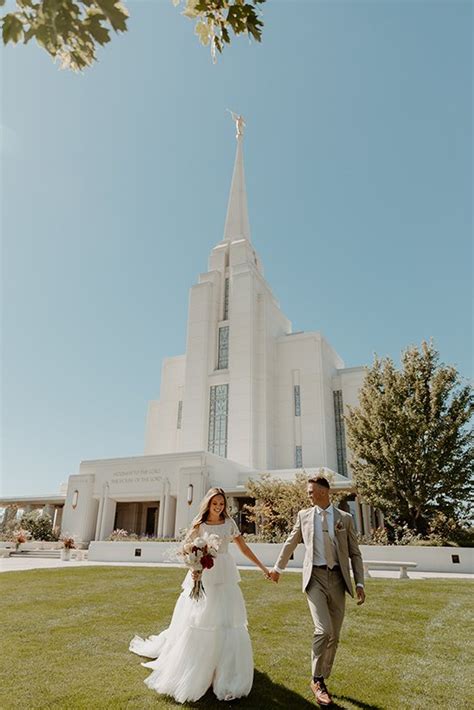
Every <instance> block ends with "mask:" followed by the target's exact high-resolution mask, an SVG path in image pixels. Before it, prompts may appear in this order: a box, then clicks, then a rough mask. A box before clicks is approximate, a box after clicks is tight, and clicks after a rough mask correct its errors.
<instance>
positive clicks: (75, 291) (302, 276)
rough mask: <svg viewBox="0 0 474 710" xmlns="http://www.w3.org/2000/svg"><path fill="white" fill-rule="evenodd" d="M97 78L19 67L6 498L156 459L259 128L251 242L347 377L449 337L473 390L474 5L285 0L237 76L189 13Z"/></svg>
mask: <svg viewBox="0 0 474 710" xmlns="http://www.w3.org/2000/svg"><path fill="white" fill-rule="evenodd" d="M129 8H130V12H131V20H130V25H129V32H128V33H127V34H125V35H121V36H119V37H116V38H114V40H113V42H112V44H111V45H109V46H108V47H107V48H106V49H105V50H104V51H101V52H100V62H99V63H98V64H97V65H96V66H95V67H94V68H93V69H91V70H89V71H87V72H85V73H84V74H83V75H74V74H71V73H67V72H64V71H60V70H58V69H57V67H56V66H55V65H53V64H52V63H51V61H50V59H49V58H48V57H47V55H46V54H45V53H44V52H42V51H41V50H40V49H39V48H37V47H36V46H33V45H32V46H31V47H30V46H27V47H15V48H12V47H10V48H8V49H6V50H2V55H1V61H2V114H1V118H2V126H3V147H2V158H3V160H2V163H3V167H2V181H3V205H2V228H3V229H2V232H3V240H2V266H3V271H2V333H3V340H2V353H1V354H2V390H3V397H2V405H3V406H2V422H1V433H2V494H3V495H15V494H19V495H20V494H24V495H26V494H29V493H35V494H40V493H50V492H51V493H52V492H55V491H57V489H58V486H59V484H60V483H61V482H62V481H66V480H67V477H68V475H69V474H71V473H75V472H77V470H78V466H79V462H80V461H81V460H83V459H91V458H102V457H114V456H127V455H139V454H140V453H142V450H143V439H144V423H145V415H146V408H147V402H148V400H149V399H154V398H157V396H158V394H159V384H160V368H161V360H162V358H163V357H165V356H169V355H176V354H180V353H182V352H184V346H185V336H186V333H185V325H186V315H187V313H186V312H187V299H188V289H189V287H190V286H191V285H192V284H193V283H195V281H196V279H197V276H198V274H199V273H200V272H202V271H206V269H207V257H208V253H209V251H210V249H211V248H212V247H213V246H214V245H215V244H216V243H217V242H218V241H220V239H221V238H222V231H223V226H224V219H225V212H226V206H227V197H228V190H229V186H230V179H231V172H232V165H233V159H234V150H235V141H234V130H233V126H232V123H231V121H230V118H229V115H228V114H227V113H226V112H225V109H226V108H227V107H229V108H231V109H233V110H236V111H238V112H240V113H242V114H243V115H244V116H245V117H246V120H247V131H246V138H245V167H246V177H247V191H248V198H249V211H250V222H251V229H252V238H253V242H254V244H255V247H256V249H257V251H258V252H259V254H260V256H261V258H262V260H263V264H264V267H265V275H266V277H267V279H268V281H269V282H270V284H271V286H272V288H273V291H274V293H275V295H276V296H277V298H278V299H279V300H280V303H281V306H282V308H283V310H284V312H285V313H286V315H287V316H288V317H289V318H290V319H292V321H293V328H294V330H321V331H322V332H323V333H324V334H325V336H326V337H327V338H328V339H329V341H330V342H331V343H332V345H333V346H334V347H335V348H336V350H337V351H338V352H339V353H340V355H341V356H342V357H343V359H344V360H345V362H346V365H347V366H354V365H361V364H365V363H370V362H371V361H372V358H373V353H374V352H377V353H378V354H379V355H390V356H392V357H393V358H395V359H398V356H399V353H400V351H401V350H402V349H403V348H405V347H406V346H407V345H409V344H411V343H419V342H421V340H422V339H424V338H425V339H426V338H429V337H431V336H432V337H433V338H434V339H435V342H436V344H437V346H438V348H439V349H440V352H441V356H442V359H443V360H444V361H446V362H449V363H453V364H455V365H456V366H457V367H458V368H459V369H460V371H461V373H462V374H463V375H464V376H466V377H468V376H469V375H470V374H471V358H472V349H471V348H472V346H471V333H472V331H471V323H472V312H471V306H470V304H471V294H472V292H471V288H472V281H471V278H472V277H471V273H472V272H471V246H470V239H471V233H472V212H471V192H472V132H471V131H472V129H471V126H472V108H471V106H472V55H471V52H472V39H471V28H472V6H471V3H470V2H462V1H456V0H454V1H452V0H450V1H447V2H429V1H428V0H425V2H405V1H403V2H395V1H389V2H387V1H385V0H378V2H359V1H358V0H353V1H352V2H335V1H334V0H327V1H326V2H316V1H315V0H311V2H298V1H295V0H291V1H290V0H287V1H285V2H282V1H280V0H268V3H267V6H266V7H265V8H264V20H265V30H264V38H263V42H262V44H261V45H256V44H249V43H248V42H247V40H245V39H243V38H241V39H240V40H237V41H235V42H234V43H233V45H232V46H231V47H230V48H227V49H226V50H225V53H224V55H223V56H222V57H221V58H219V61H218V63H217V65H213V64H212V62H211V60H210V56H209V52H208V50H207V49H206V48H203V47H201V46H200V45H199V43H198V41H197V39H196V38H195V37H194V36H193V25H192V23H190V22H189V21H188V20H186V19H185V18H183V17H181V16H180V14H179V12H178V11H177V10H176V9H175V8H174V7H173V5H172V4H171V2H168V1H167V0H155V1H152V0H149V1H148V2H134V3H132V4H130V5H129Z"/></svg>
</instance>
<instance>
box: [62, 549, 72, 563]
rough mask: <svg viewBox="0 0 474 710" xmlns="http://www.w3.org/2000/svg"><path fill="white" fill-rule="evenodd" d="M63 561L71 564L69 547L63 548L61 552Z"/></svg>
mask: <svg viewBox="0 0 474 710" xmlns="http://www.w3.org/2000/svg"><path fill="white" fill-rule="evenodd" d="M61 559H62V561H63V562H69V560H70V559H71V549H70V548H69V547H63V549H62V550H61Z"/></svg>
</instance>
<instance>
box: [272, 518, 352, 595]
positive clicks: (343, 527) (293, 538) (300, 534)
mask: <svg viewBox="0 0 474 710" xmlns="http://www.w3.org/2000/svg"><path fill="white" fill-rule="evenodd" d="M314 514H315V511H314V508H305V510H300V512H299V513H298V517H297V518H296V523H295V525H294V528H293V530H292V531H291V533H290V535H289V537H288V538H287V540H286V542H285V543H284V544H283V547H282V549H281V552H280V555H279V557H278V560H277V562H276V565H275V567H278V568H279V569H281V570H283V569H285V567H286V565H287V564H288V561H289V559H290V557H291V555H292V554H293V552H294V550H295V548H296V546H297V545H299V544H300V543H301V542H302V543H303V544H304V546H305V555H304V561H303V592H304V591H306V588H307V586H308V584H309V582H310V580H311V574H312V571H313V538H314ZM334 540H335V548H336V557H337V560H338V562H339V566H340V568H341V572H342V576H343V578H344V582H345V585H346V589H347V591H348V592H349V594H350V595H351V596H352V597H353V596H354V589H353V587H352V581H351V576H350V573H349V558H350V560H351V565H352V572H353V574H354V579H355V582H356V584H364V567H363V564H362V555H361V554H360V550H359V545H358V542H357V536H356V532H355V530H354V523H353V522H352V515H351V514H350V513H346V512H344V511H343V510H339V508H334Z"/></svg>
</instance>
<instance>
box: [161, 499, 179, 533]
mask: <svg viewBox="0 0 474 710" xmlns="http://www.w3.org/2000/svg"><path fill="white" fill-rule="evenodd" d="M175 520H176V499H175V498H173V496H171V495H170V494H169V493H167V494H166V496H165V511H164V524H163V537H173V536H174V528H175Z"/></svg>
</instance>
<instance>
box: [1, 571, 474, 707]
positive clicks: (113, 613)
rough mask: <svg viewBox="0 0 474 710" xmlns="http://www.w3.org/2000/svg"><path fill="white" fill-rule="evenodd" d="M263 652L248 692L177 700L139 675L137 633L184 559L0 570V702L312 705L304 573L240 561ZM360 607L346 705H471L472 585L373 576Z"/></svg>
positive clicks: (341, 680)
mask: <svg viewBox="0 0 474 710" xmlns="http://www.w3.org/2000/svg"><path fill="white" fill-rule="evenodd" d="M242 577H243V581H242V591H243V593H244V596H245V599H246V603H247V609H248V614H249V627H250V634H251V637H252V642H253V648H254V654H255V667H256V671H255V681H254V687H253V690H252V693H251V694H250V696H249V697H248V698H246V699H243V700H241V701H239V702H234V703H218V702H217V701H216V700H215V698H214V696H213V695H212V693H208V694H207V695H206V696H205V698H203V699H202V701H200V702H199V703H195V704H189V705H184V706H183V705H178V704H177V703H175V702H173V701H172V700H171V699H169V698H164V697H162V696H158V695H157V694H156V693H154V692H153V691H151V690H148V689H147V688H146V686H145V685H144V684H143V682H142V681H143V678H145V677H146V675H147V674H148V673H149V670H147V669H145V668H143V667H142V666H140V659H139V658H138V657H137V656H135V655H133V654H131V653H129V651H128V643H129V640H130V638H131V637H132V636H133V635H134V634H135V633H138V634H140V635H148V634H150V633H157V632H158V631H160V630H161V629H163V628H165V627H166V626H167V624H168V621H169V619H170V616H171V612H172V609H173V605H174V602H175V600H176V597H177V594H178V592H179V589H180V586H179V585H180V583H181V581H182V579H183V571H182V570H178V569H162V568H154V569H144V568H135V569H134V568H131V567H89V568H83V569H80V568H71V569H58V570H35V571H30V572H8V573H3V574H1V575H0V590H1V595H0V620H1V627H0V628H1V646H2V648H1V651H2V652H1V654H0V708H1V710H9V709H10V708H22V709H23V708H24V709H25V710H31V709H33V708H61V709H62V708H64V709H67V710H70V709H71V710H72V709H73V708H84V710H86V709H87V710H95V709H96V708H97V709H98V708H140V709H141V708H173V707H195V708H217V707H219V708H220V709H221V710H222V708H225V707H237V708H259V710H266V709H267V708H276V709H279V710H298V709H299V708H301V709H303V708H310V707H313V708H314V707H315V703H314V701H312V700H311V698H312V696H311V692H310V690H309V687H308V682H309V656H310V643H311V635H312V628H311V622H310V616H309V611H308V609H307V606H306V601H305V598H304V596H303V594H302V593H301V592H300V575H299V574H286V575H285V576H284V577H283V579H282V581H281V582H280V584H279V585H278V586H277V585H273V584H270V583H268V582H266V581H265V580H264V579H262V578H261V576H260V575H259V574H256V573H253V572H244V573H242ZM367 591H368V601H367V602H366V604H365V605H364V606H363V607H357V606H356V605H355V604H354V603H353V602H352V601H349V602H348V609H347V613H346V620H345V623H344V627H343V636H342V641H341V644H340V646H339V651H338V655H337V658H336V664H335V671H334V673H333V676H332V677H331V679H330V685H329V687H330V689H331V691H332V693H333V695H334V697H335V700H336V702H337V705H336V706H335V707H340V708H365V709H366V710H375V709H379V708H383V709H384V710H386V709H390V710H392V709H393V710H402V709H403V708H406V709H407V710H408V709H410V710H413V709H415V708H422V709H423V710H428V709H429V710H431V708H442V707H444V706H445V705H447V706H449V707H453V708H456V710H458V709H460V708H474V697H473V695H472V694H470V690H469V663H468V661H469V660H470V658H471V657H472V654H471V650H472V645H470V644H471V638H472V629H470V628H469V612H470V606H471V605H470V601H471V599H472V591H473V587H472V585H471V583H470V582H466V581H462V580H461V581H445V580H429V581H428V580H418V581H400V580H381V579H379V580H376V579H372V580H368V583H367Z"/></svg>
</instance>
